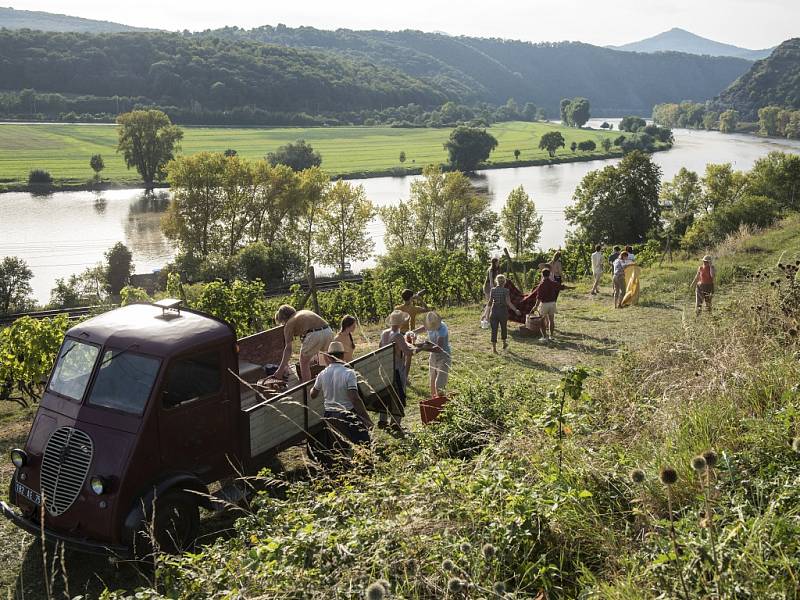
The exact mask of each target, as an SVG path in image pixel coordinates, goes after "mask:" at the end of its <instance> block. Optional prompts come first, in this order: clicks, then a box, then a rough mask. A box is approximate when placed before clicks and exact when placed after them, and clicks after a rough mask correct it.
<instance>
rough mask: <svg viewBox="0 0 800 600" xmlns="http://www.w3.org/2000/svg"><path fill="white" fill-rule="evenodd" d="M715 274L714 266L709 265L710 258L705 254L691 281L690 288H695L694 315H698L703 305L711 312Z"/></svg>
mask: <svg viewBox="0 0 800 600" xmlns="http://www.w3.org/2000/svg"><path fill="white" fill-rule="evenodd" d="M716 276H717V272H716V269H715V268H714V265H712V264H711V257H710V256H709V255H708V254H706V255H705V256H704V257H703V263H702V264H701V265H700V267H699V268H698V269H697V274H696V275H695V276H694V280H693V281H692V287H695V288H696V290H695V304H696V309H695V310H696V313H697V314H698V315H699V314H700V311H701V310H702V309H703V304H705V305H706V309H707V310H708V312H711V299H712V298H713V296H714V280H715V279H716Z"/></svg>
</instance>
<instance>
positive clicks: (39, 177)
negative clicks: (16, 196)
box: [28, 169, 53, 186]
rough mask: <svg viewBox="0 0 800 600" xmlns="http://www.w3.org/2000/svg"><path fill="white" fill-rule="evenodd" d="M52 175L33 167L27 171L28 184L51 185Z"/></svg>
mask: <svg viewBox="0 0 800 600" xmlns="http://www.w3.org/2000/svg"><path fill="white" fill-rule="evenodd" d="M52 183H53V176H52V175H50V173H49V172H48V171H45V170H43V169H33V170H32V171H31V172H30V173H28V185H39V186H47V185H52Z"/></svg>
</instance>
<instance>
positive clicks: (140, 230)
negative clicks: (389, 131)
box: [0, 119, 800, 303]
mask: <svg viewBox="0 0 800 600" xmlns="http://www.w3.org/2000/svg"><path fill="white" fill-rule="evenodd" d="M606 120H607V121H609V122H611V123H615V124H616V123H618V122H619V120H618V119H606ZM602 121H603V120H602V119H593V120H591V121H590V122H589V124H588V125H589V126H590V127H595V128H597V127H599V126H600V124H601V123H602ZM674 133H675V146H674V147H673V148H672V149H671V150H669V151H666V152H658V153H656V154H654V160H655V162H656V163H658V164H659V165H660V166H661V168H662V169H663V174H664V177H665V178H667V179H670V178H672V177H673V176H674V175H675V173H677V172H678V170H679V169H680V168H681V167H686V168H687V169H691V170H693V171H697V172H699V173H702V172H703V171H704V170H705V166H706V164H707V163H709V162H713V163H724V162H730V163H732V164H733V166H734V167H735V168H736V169H740V170H747V169H749V168H750V167H751V166H752V165H753V163H754V162H755V161H756V160H757V159H758V158H760V157H762V156H764V155H766V154H767V153H768V152H771V151H773V150H782V151H792V152H798V153H800V141H796V140H780V139H764V138H759V137H755V136H750V135H738V134H734V135H725V134H721V133H718V132H710V131H693V130H686V129H676V130H675V132H674ZM618 160H619V159H611V160H598V161H591V162H579V163H566V164H561V165H552V166H544V167H520V168H513V169H493V170H488V171H481V172H479V173H478V174H477V176H476V177H475V178H474V180H473V181H474V184H475V185H476V186H477V187H478V188H482V189H484V190H485V191H486V192H487V193H488V194H489V195H490V197H491V198H492V206H493V208H494V209H495V210H498V211H499V210H500V209H501V208H502V206H503V203H504V202H505V199H506V197H507V196H508V194H509V193H510V192H511V190H512V189H514V188H515V187H517V186H519V185H522V186H524V187H525V190H526V191H527V192H528V194H530V196H531V197H532V198H533V199H534V200H535V202H536V206H537V209H538V211H539V213H540V214H541V216H542V218H543V220H544V227H543V230H542V239H541V245H542V246H543V247H545V248H552V247H556V246H558V245H559V244H561V243H562V242H563V240H564V236H565V233H566V223H565V221H564V208H565V207H566V206H568V205H569V204H570V203H571V198H572V192H573V191H574V189H575V187H576V186H577V185H578V183H579V182H580V180H581V179H582V178H583V176H584V175H586V173H588V172H589V171H591V170H594V169H599V168H602V167H603V166H605V165H607V164H615V163H616V162H618ZM414 179H415V178H414V177H381V178H375V179H364V180H354V181H352V183H354V184H361V185H363V186H364V188H365V190H366V193H367V197H368V198H369V199H370V200H372V202H373V203H375V204H376V205H377V206H386V205H390V204H395V203H397V202H399V201H401V200H402V199H404V198H407V197H408V193H409V188H410V185H411V182H412V181H413V180H414ZM168 201H169V200H168V195H167V193H166V192H163V191H162V192H161V193H160V194H157V196H156V198H145V197H144V194H143V192H142V190H113V191H111V190H110V191H104V192H58V193H54V194H50V195H47V196H34V195H32V194H29V193H8V194H2V195H0V257H3V256H19V257H21V258H22V259H24V260H25V261H26V262H27V263H28V265H29V266H30V268H31V270H32V271H33V273H34V278H33V280H32V282H31V285H32V287H33V292H34V296H35V298H36V300H37V301H38V302H40V303H46V302H47V301H48V299H49V297H50V290H51V288H52V287H53V285H54V283H55V280H56V279H57V278H59V277H68V276H69V275H71V274H73V273H80V272H81V271H83V270H84V269H85V268H86V267H89V266H92V265H94V264H96V263H97V262H99V261H101V260H102V259H103V253H104V252H105V251H106V250H107V249H108V248H109V247H110V246H112V245H113V244H114V243H116V242H118V241H123V242H124V243H125V244H126V245H127V246H128V247H129V248H130V249H131V251H132V252H133V258H134V263H135V265H136V272H137V273H149V272H152V271H153V270H154V269H158V268H159V267H161V266H163V265H164V264H165V263H166V262H168V261H170V260H171V259H172V258H173V256H174V249H173V248H172V246H171V245H170V243H169V242H168V241H167V240H166V239H165V238H164V236H163V235H162V233H161V229H160V219H161V215H162V213H163V211H164V210H165V209H166V207H167V203H168ZM369 229H370V233H371V234H372V236H373V238H374V239H375V242H376V248H375V250H376V253H377V254H380V253H381V252H382V251H383V249H384V246H383V226H382V224H381V222H380V221H379V220H377V221H375V222H373V223H372V224H371V225H370V228H369ZM367 264H369V263H353V267H354V268H355V269H356V270H357V269H359V268H361V267H363V266H366V265H367Z"/></svg>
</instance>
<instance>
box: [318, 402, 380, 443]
mask: <svg viewBox="0 0 800 600" xmlns="http://www.w3.org/2000/svg"><path fill="white" fill-rule="evenodd" d="M324 419H325V424H326V425H327V426H328V429H329V430H330V432H329V433H330V437H331V444H330V449H331V450H333V449H340V448H342V447H344V446H347V445H351V444H369V431H367V429H366V427H364V423H362V422H361V419H359V418H358V415H356V414H355V413H353V412H350V411H349V410H327V409H326V410H325V415H324Z"/></svg>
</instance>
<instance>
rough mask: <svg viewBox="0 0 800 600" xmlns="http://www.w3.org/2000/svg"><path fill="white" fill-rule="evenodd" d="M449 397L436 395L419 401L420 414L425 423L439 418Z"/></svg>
mask: <svg viewBox="0 0 800 600" xmlns="http://www.w3.org/2000/svg"><path fill="white" fill-rule="evenodd" d="M448 400H449V398H448V397H447V396H435V397H433V398H430V399H429V400H423V401H422V402H420V403H419V416H420V418H421V419H422V423H423V425H427V424H428V423H430V422H432V421H435V420H436V419H438V418H439V415H440V414H442V410H444V405H445V404H447V401H448Z"/></svg>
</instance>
